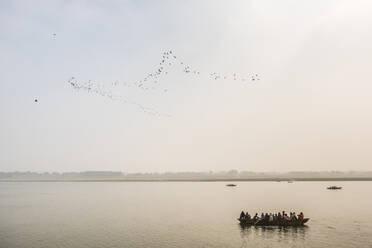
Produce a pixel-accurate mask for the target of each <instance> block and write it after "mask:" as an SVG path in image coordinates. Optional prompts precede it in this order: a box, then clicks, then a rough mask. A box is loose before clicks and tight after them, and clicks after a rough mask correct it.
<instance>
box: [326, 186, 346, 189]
mask: <svg viewBox="0 0 372 248" xmlns="http://www.w3.org/2000/svg"><path fill="white" fill-rule="evenodd" d="M327 189H342V187H338V186H329V187H327Z"/></svg>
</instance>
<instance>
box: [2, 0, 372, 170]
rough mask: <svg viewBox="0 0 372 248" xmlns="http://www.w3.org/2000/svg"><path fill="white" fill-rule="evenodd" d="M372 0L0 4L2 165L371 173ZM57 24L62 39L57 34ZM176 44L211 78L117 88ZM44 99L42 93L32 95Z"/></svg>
mask: <svg viewBox="0 0 372 248" xmlns="http://www.w3.org/2000/svg"><path fill="white" fill-rule="evenodd" d="M371 13H372V1H369V0H365V1H357V0H355V1H350V0H347V1H342V0H335V1H329V0H313V1H298V0H291V1H289V0H282V1H276V0H271V1H268V0H254V1H249V0H241V1H220V0H204V1H198V0H193V1H191V0H190V1H171V0H164V1H141V0H133V1H104V0H102V1H75V0H74V1H62V0H61V1H52V0H48V1H36V0H34V1H26V0H25V1H13V0H12V1H10V0H8V1H7V0H2V1H0V171H14V170H32V171H81V170H121V171H127V172H151V171H207V170H226V169H238V170H255V171H268V170H272V171H280V170H332V169H334V170H350V169H352V170H371V169H372V152H371V147H372V128H371V127H372V114H371V113H372V97H371V95H372V81H371V79H372V75H371V72H372V71H371V59H372V28H371V27H372V15H371ZM53 33H55V34H56V36H55V37H54V36H53ZM168 49H171V50H173V51H174V52H175V53H177V55H178V56H179V57H182V58H183V60H184V61H185V62H187V63H188V64H190V65H192V66H194V67H196V68H198V69H199V70H200V71H201V72H203V73H204V74H203V75H205V74H206V73H209V72H220V73H230V74H231V73H241V74H248V73H259V74H260V75H261V81H260V82H259V83H254V84H253V83H249V84H248V83H242V82H236V81H233V80H225V81H213V80H209V78H208V77H207V76H203V75H201V76H199V77H193V76H190V75H186V74H185V73H182V71H177V70H174V71H173V72H170V75H169V77H167V78H166V79H164V80H163V81H162V82H161V84H162V85H164V86H165V87H167V88H168V89H169V91H168V92H167V93H164V92H159V91H151V92H149V91H147V92H144V91H141V90H138V89H136V88H123V89H121V90H120V94H122V95H124V96H125V97H128V98H130V99H132V100H135V101H137V102H139V103H141V104H143V105H145V106H149V107H153V108H155V109H156V110H158V111H159V112H162V113H167V114H171V116H172V117H160V118H159V117H154V116H151V115H149V114H145V113H143V112H142V111H141V110H140V109H139V108H138V107H135V106H133V105H128V104H125V103H123V102H120V101H111V100H110V99H107V98H104V97H101V96H97V95H94V94H89V93H87V92H84V91H75V90H74V89H72V88H71V87H70V86H69V85H68V83H67V80H68V79H69V78H70V77H71V76H75V77H76V78H78V79H79V80H82V81H87V80H90V79H91V80H94V81H96V82H99V83H102V84H107V85H108V84H110V83H111V82H113V81H115V80H118V81H131V80H137V79H140V78H142V77H143V76H144V75H146V74H147V73H148V72H151V71H152V70H153V69H154V67H155V66H156V65H157V64H158V62H159V57H160V56H161V54H162V52H163V51H164V50H168ZM35 98H37V99H38V100H39V102H38V103H35V102H34V99H35Z"/></svg>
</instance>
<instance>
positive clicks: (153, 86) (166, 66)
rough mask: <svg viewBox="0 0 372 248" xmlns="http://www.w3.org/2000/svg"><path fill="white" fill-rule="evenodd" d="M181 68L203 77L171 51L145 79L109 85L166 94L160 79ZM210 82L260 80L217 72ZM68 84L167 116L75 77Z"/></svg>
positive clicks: (248, 76) (210, 76)
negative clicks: (177, 67) (175, 68)
mask: <svg viewBox="0 0 372 248" xmlns="http://www.w3.org/2000/svg"><path fill="white" fill-rule="evenodd" d="M177 65H178V66H181V68H182V72H183V73H185V74H191V75H196V76H198V75H203V74H202V73H201V72H200V71H199V70H196V69H194V68H192V67H191V66H189V65H186V64H185V63H184V62H183V61H182V60H179V59H178V57H177V56H176V54H175V53H174V52H173V51H172V50H168V51H165V52H163V54H162V57H161V59H160V62H159V64H158V65H157V66H156V68H155V70H154V71H153V72H150V73H148V74H147V75H146V76H145V77H143V78H142V79H140V80H138V81H134V82H119V81H115V82H113V83H112V84H111V86H112V87H116V86H124V87H135V88H138V89H140V90H144V91H147V90H161V91H162V92H163V93H166V92H168V89H167V88H164V87H162V86H161V83H160V82H161V79H162V78H163V77H165V76H167V75H168V74H169V72H170V71H171V69H172V68H174V67H175V66H177ZM206 75H207V76H208V77H209V79H210V80H234V81H241V82H246V83H248V82H257V81H259V80H260V77H259V75H258V74H250V75H246V76H241V75H239V74H238V73H232V74H230V75H227V74H221V73H217V72H212V73H209V74H206ZM68 83H69V84H70V85H71V86H72V87H73V88H74V89H76V90H85V91H88V92H91V93H94V94H98V95H100V96H103V97H108V98H110V99H112V100H121V101H123V102H124V103H126V104H131V105H134V106H137V107H139V108H140V109H141V110H142V111H143V112H144V113H147V114H150V115H154V116H167V117H170V115H168V114H162V113H160V112H158V111H156V110H155V109H153V108H149V107H145V106H143V105H142V104H140V103H138V102H136V101H132V100H129V99H127V98H125V97H123V96H121V95H115V94H114V93H113V92H112V91H111V90H108V89H107V88H105V87H103V86H102V85H100V84H98V83H95V82H93V81H91V80H89V81H88V82H85V83H81V82H79V81H78V80H77V79H76V78H75V77H71V78H70V79H69V80H68Z"/></svg>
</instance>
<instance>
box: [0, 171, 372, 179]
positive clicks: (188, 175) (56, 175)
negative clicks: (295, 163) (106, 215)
mask: <svg viewBox="0 0 372 248" xmlns="http://www.w3.org/2000/svg"><path fill="white" fill-rule="evenodd" d="M265 178H278V179H281V178H283V179H292V178H293V179H294V178H372V171H290V172H253V171H237V170H229V171H219V172H213V171H208V172H164V173H157V172H154V173H124V172H121V171H83V172H62V173H60V172H44V173H39V172H31V171H26V172H19V171H15V172H0V179H36V180H37V179H61V180H62V179H66V180H69V179H123V180H124V179H128V180H141V179H143V180H156V179H160V180H161V179H170V180H171V179H174V180H177V179H178V180H192V179H196V180H213V179H216V180H218V179H236V180H238V179H265Z"/></svg>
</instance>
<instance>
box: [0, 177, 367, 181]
mask: <svg viewBox="0 0 372 248" xmlns="http://www.w3.org/2000/svg"><path fill="white" fill-rule="evenodd" d="M279 181H280V182H287V181H294V182H296V181H298V182H327V181H329V182H334V181H340V182H342V181H372V177H354V178H353V177H339V178H326V177H319V178H246V179H242V178H238V179H236V178H231V179H226V178H224V179H168V178H167V179H162V178H159V179H123V178H107V179H86V178H84V179H0V182H279Z"/></svg>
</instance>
